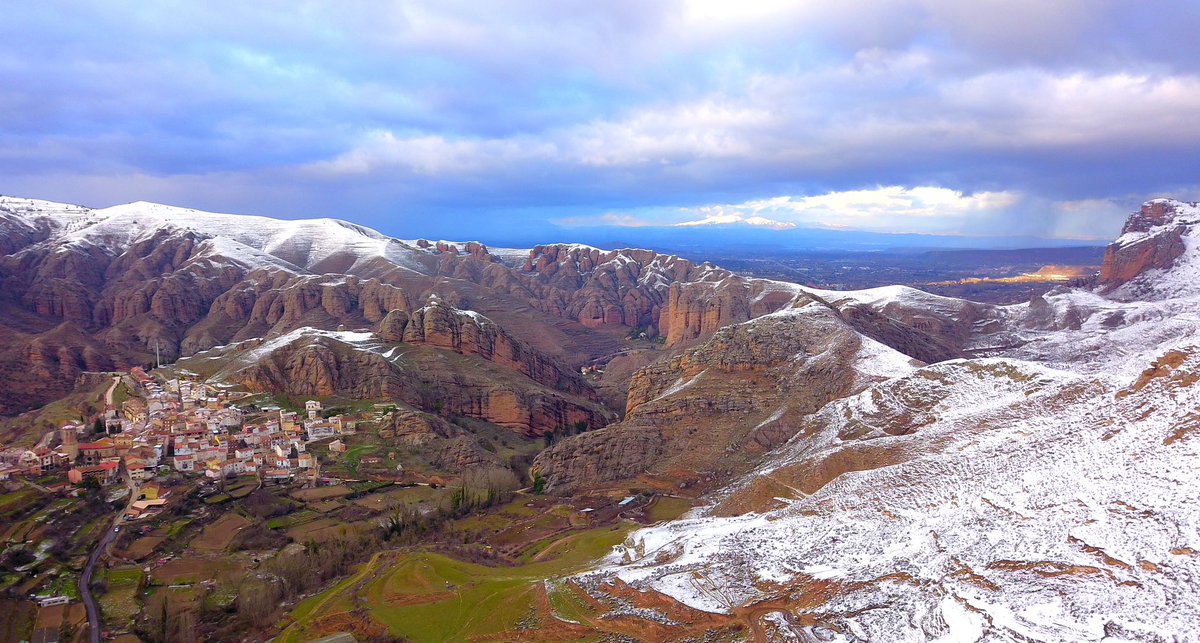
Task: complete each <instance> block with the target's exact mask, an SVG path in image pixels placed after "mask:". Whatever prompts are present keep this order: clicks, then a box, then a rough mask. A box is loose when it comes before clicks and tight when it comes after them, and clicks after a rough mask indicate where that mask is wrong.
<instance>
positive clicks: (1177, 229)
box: [1099, 199, 1200, 298]
mask: <svg viewBox="0 0 1200 643" xmlns="http://www.w3.org/2000/svg"><path fill="white" fill-rule="evenodd" d="M1197 223H1200V207H1197V204H1195V203H1184V202H1181V201H1174V200H1170V199H1156V200H1154V201H1150V202H1148V203H1146V204H1145V205H1143V206H1142V209H1141V210H1140V211H1138V212H1136V213H1134V214H1133V215H1132V216H1130V217H1129V219H1128V220H1127V221H1126V222H1125V227H1124V228H1122V230H1121V236H1120V237H1119V238H1118V239H1117V240H1116V241H1115V242H1114V243H1112V244H1111V245H1110V246H1109V247H1108V249H1107V250H1106V251H1105V253H1104V265H1103V266H1102V267H1101V269H1100V281H1099V283H1100V285H1101V287H1102V288H1103V290H1104V292H1108V293H1111V292H1113V291H1116V290H1117V289H1119V288H1121V287H1122V286H1126V284H1130V283H1131V282H1137V283H1133V284H1132V285H1131V286H1129V287H1127V288H1125V289H1124V291H1125V292H1124V293H1123V295H1124V297H1125V298H1131V297H1133V296H1134V295H1141V296H1143V297H1145V296H1146V295H1151V296H1153V295H1152V293H1153V292H1154V291H1155V290H1156V284H1153V283H1150V282H1151V280H1152V279H1153V277H1154V274H1152V273H1154V272H1157V273H1161V272H1164V271H1168V270H1170V269H1171V268H1172V267H1173V266H1174V264H1175V261H1176V260H1177V259H1179V258H1180V257H1181V256H1182V255H1183V254H1184V253H1185V252H1186V250H1187V247H1188V246H1187V242H1188V241H1190V240H1191V235H1192V230H1193V227H1194V226H1195V225H1196V224H1197ZM1139 277H1142V278H1141V279H1139ZM1159 286H1161V285H1159ZM1147 291H1149V292H1147Z"/></svg>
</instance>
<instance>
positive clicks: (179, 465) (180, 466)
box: [171, 455, 196, 471]
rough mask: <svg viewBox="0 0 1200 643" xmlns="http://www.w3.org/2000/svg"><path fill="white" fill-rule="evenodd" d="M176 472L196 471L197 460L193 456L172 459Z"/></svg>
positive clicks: (180, 456) (178, 456)
mask: <svg viewBox="0 0 1200 643" xmlns="http://www.w3.org/2000/svg"><path fill="white" fill-rule="evenodd" d="M171 460H172V463H171V464H173V465H174V466H175V470H176V471H195V470H196V459H195V458H193V457H192V456H191V455H176V456H175V457H174V458H172V459H171Z"/></svg>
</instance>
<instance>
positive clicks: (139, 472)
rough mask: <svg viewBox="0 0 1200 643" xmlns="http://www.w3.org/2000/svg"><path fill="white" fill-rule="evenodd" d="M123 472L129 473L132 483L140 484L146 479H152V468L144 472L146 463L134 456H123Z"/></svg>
mask: <svg viewBox="0 0 1200 643" xmlns="http://www.w3.org/2000/svg"><path fill="white" fill-rule="evenodd" d="M124 460H125V470H126V471H128V472H129V478H130V479H131V480H133V481H134V482H141V481H143V480H146V479H148V478H153V477H154V467H150V470H149V471H147V470H146V462H145V461H144V460H142V459H141V458H139V457H137V456H135V455H127V456H125V459H124Z"/></svg>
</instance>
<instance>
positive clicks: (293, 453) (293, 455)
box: [288, 444, 300, 460]
mask: <svg viewBox="0 0 1200 643" xmlns="http://www.w3.org/2000/svg"><path fill="white" fill-rule="evenodd" d="M288 457H289V458H291V459H293V460H295V459H296V458H299V457H300V451H298V450H297V449H296V445H294V444H293V445H292V449H291V450H290V451H288Z"/></svg>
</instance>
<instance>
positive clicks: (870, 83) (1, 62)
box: [0, 0, 1200, 235]
mask: <svg viewBox="0 0 1200 643" xmlns="http://www.w3.org/2000/svg"><path fill="white" fill-rule="evenodd" d="M7 9H8V10H7V11H6V19H5V20H4V21H2V22H0V192H7V193H17V194H23V193H26V192H28V191H31V190H38V191H39V195H40V196H43V197H47V198H55V192H56V190H55V189H54V186H55V185H56V184H57V185H59V188H58V190H57V191H58V192H61V193H62V194H70V195H72V198H73V199H75V200H82V201H85V202H88V203H93V204H95V205H106V204H108V203H110V202H113V201H118V200H119V201H130V200H136V199H142V198H154V197H153V195H155V194H162V195H166V196H169V197H170V198H172V199H173V200H175V201H176V202H178V203H181V204H183V205H195V206H205V207H219V208H221V209H226V210H235V211H257V212H263V213H266V214H276V215H289V214H294V213H295V210H294V208H295V207H296V206H297V204H298V205H299V206H300V209H302V210H304V211H305V213H308V212H311V211H312V209H314V208H317V207H325V206H326V204H331V205H332V206H333V207H345V206H347V205H349V206H352V209H351V210H350V211H349V212H348V213H347V216H351V217H353V218H355V219H356V220H359V221H361V222H363V223H366V224H368V225H373V226H375V227H380V228H383V229H385V230H388V229H389V226H400V225H404V226H411V225H419V224H420V223H421V222H422V220H423V218H424V216H425V215H428V214H442V215H444V216H449V215H453V216H456V217H462V218H463V220H464V221H469V222H470V224H471V225H477V226H492V227H495V228H503V227H504V226H512V225H521V226H536V225H546V224H547V222H548V221H549V220H551V219H555V220H560V221H564V220H569V221H580V222H583V221H600V222H605V221H607V222H608V223H612V224H616V225H634V224H635V223H636V221H640V220H643V219H647V220H651V221H653V222H655V223H654V224H655V225H676V224H683V223H697V224H699V223H700V222H705V221H707V220H708V219H709V218H710V217H717V220H722V219H721V217H731V218H734V219H736V221H735V223H736V224H741V225H761V226H764V227H768V228H769V227H772V226H786V225H796V226H812V225H826V226H849V227H854V226H859V227H862V228H863V229H900V228H909V229H923V230H924V229H928V230H951V229H954V230H959V229H966V228H969V227H970V226H975V228H974V230H975V231H977V232H979V233H992V231H997V230H999V231H1004V230H1005V229H1008V228H1019V229H1022V230H1031V231H1042V232H1045V233H1046V234H1053V235H1077V234H1085V233H1087V232H1088V225H1090V224H1089V223H1088V217H1101V218H1103V219H1104V220H1105V221H1109V219H1110V218H1111V217H1112V216H1115V215H1112V214H1103V215H1101V214H1098V213H1100V212H1104V213H1109V212H1110V211H1115V210H1116V209H1118V208H1126V209H1128V207H1129V202H1130V201H1131V200H1132V201H1134V202H1136V201H1137V200H1138V199H1141V198H1146V197H1149V196H1159V195H1161V194H1164V193H1167V191H1168V190H1173V189H1179V186H1188V185H1193V184H1194V181H1195V176H1196V175H1197V174H1198V173H1200V160H1198V159H1197V157H1196V155H1195V149H1196V148H1197V146H1200V120H1198V119H1196V118H1194V114H1196V113H1198V112H1200V39H1196V38H1193V37H1192V34H1194V33H1196V32H1197V31H1200V15H1194V14H1195V12H1187V11H1182V10H1171V9H1170V8H1164V7H1160V6H1151V5H1146V4H1144V3H1120V2H1115V1H1113V0H1099V1H1097V2H1090V1H1089V2H1085V1H1084V0H1064V1H1062V2H1049V3H1048V2H1044V1H1043V0H981V1H980V2H975V3H962V2H955V1H953V0H886V1H885V0H838V1H836V2H835V1H833V0H814V1H813V2H803V3H797V2H783V1H774V0H772V1H768V2H761V3H758V2H756V3H752V4H750V5H747V4H745V3H742V4H731V3H728V2H717V1H714V0H673V1H667V2H661V3H644V2H636V1H634V0H613V1H612V2H601V3H596V2H587V1H585V0H564V1H563V2H555V3H542V2H532V1H530V2H523V1H517V2H512V3H506V4H505V6H504V10H503V11H497V10H496V8H495V7H493V6H490V5H480V4H479V3H471V2H466V1H465V0H449V1H447V2H441V3H436V4H428V3H418V2H408V1H400V2H393V3H386V4H384V5H378V6H376V5H372V6H366V5H360V4H357V3H325V2H312V3H302V4H298V5H297V4H286V3H285V4H278V3H234V2H213V3H186V2H163V3H155V4H154V5H153V6H144V7H143V6H139V7H137V8H129V9H125V10H122V9H121V8H119V7H118V8H114V7H113V6H112V4H111V3H106V2H100V0H90V1H89V0H84V1H81V2H78V3H73V5H72V14H73V17H72V18H71V19H64V17H63V15H62V11H61V8H58V7H55V6H54V4H53V3H17V4H16V5H14V6H13V7H8V8H7ZM1146 34H1154V37H1147V36H1146ZM1164 43H1169V46H1165V45H1164ZM221 185H227V186H229V189H226V190H222V189H221V188H220V187H219V186H221ZM255 186H258V187H257V189H256V187H255ZM880 186H884V187H882V188H881V187H880ZM887 186H909V187H907V188H898V189H899V190H900V192H896V191H895V190H893V189H892V188H889V187H887ZM930 186H933V187H930ZM936 186H947V187H946V188H941V187H936ZM951 188H952V189H951ZM889 190H892V191H889ZM926 190H943V191H938V192H928V191H926ZM147 191H149V192H151V194H147V193H146V192H147ZM777 195H793V196H790V197H781V198H786V199H787V201H783V202H776V201H775V197H776V196H777ZM802 195H811V196H802ZM985 195H986V198H991V199H1001V200H1003V199H1005V198H1007V199H1010V200H1011V202H1005V203H998V202H994V201H992V202H985V201H984V200H982V199H985ZM819 199H824V201H821V200H819ZM1072 203H1078V204H1087V205H1086V206H1080V207H1079V208H1075V209H1072V207H1070V206H1067V205H1061V204H1072ZM722 204H723V205H722ZM1104 204H1108V205H1107V206H1106V205H1104ZM706 208H709V210H706ZM398 213H400V214H398ZM615 213H624V214H615ZM331 214H339V215H341V214H342V213H331ZM1039 216H1040V217H1041V218H1040V219H1039ZM606 217H607V219H606ZM622 217H626V218H622ZM706 225H708V224H707V223H706ZM1105 225H1108V224H1107V223H1106V224H1105ZM406 230H411V228H406ZM406 234H408V232H406Z"/></svg>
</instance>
